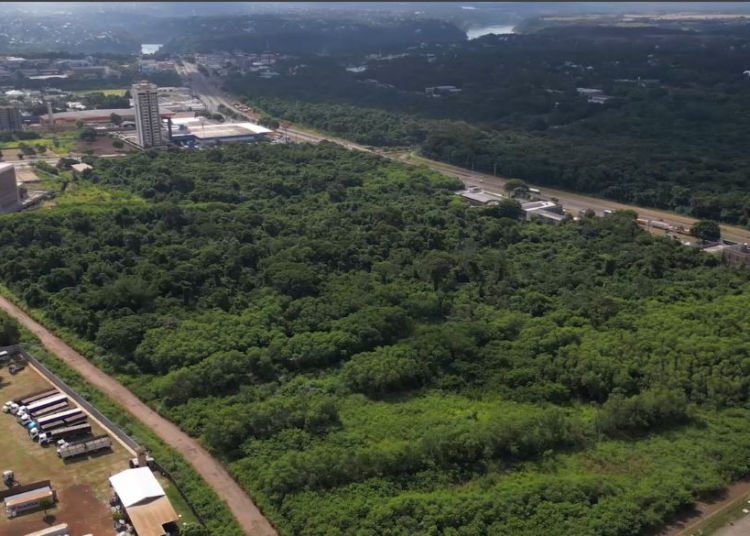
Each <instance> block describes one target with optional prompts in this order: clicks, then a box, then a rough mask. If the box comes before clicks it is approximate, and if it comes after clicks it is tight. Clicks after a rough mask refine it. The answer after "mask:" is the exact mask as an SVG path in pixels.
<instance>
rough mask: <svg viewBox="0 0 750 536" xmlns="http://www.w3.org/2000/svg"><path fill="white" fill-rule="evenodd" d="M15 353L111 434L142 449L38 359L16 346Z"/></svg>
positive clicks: (128, 444)
mask: <svg viewBox="0 0 750 536" xmlns="http://www.w3.org/2000/svg"><path fill="white" fill-rule="evenodd" d="M15 351H16V352H17V353H18V354H20V355H21V356H23V358H24V359H25V360H27V361H28V362H29V363H31V364H32V365H34V367H35V368H36V369H37V370H38V371H39V372H40V373H41V374H42V375H43V376H44V377H45V378H47V379H48V380H49V381H51V382H52V383H53V384H55V385H56V386H57V387H59V388H60V390H61V391H63V392H64V393H65V394H66V395H68V396H69V397H70V398H72V399H73V400H75V401H76V404H78V405H79V406H80V407H82V408H83V409H85V410H86V411H87V412H88V413H90V414H91V415H93V416H94V418H95V419H96V420H98V421H99V422H101V423H102V424H103V425H104V426H105V427H106V428H108V429H109V431H110V432H112V433H113V434H114V435H116V436H117V437H118V438H119V439H120V440H121V441H122V442H123V443H125V444H126V445H127V446H128V447H129V448H130V449H132V450H133V451H134V452H137V451H138V449H139V448H140V445H139V444H138V443H136V442H135V440H133V438H131V437H130V436H129V435H127V434H126V433H125V432H124V431H123V430H122V428H120V427H119V426H117V425H116V424H115V423H113V422H112V421H111V420H109V419H108V418H107V417H105V416H104V415H103V414H102V413H101V412H100V411H99V410H98V409H96V408H95V407H94V406H92V405H91V404H90V403H89V402H88V401H87V400H86V399H84V398H83V397H82V396H81V395H79V394H78V393H77V392H75V391H74V390H73V389H72V388H71V387H69V386H68V384H66V383H65V382H64V381H62V380H61V379H60V378H58V377H57V376H56V375H55V374H54V373H53V372H52V371H50V370H49V369H48V368H47V367H45V366H44V365H43V364H42V363H41V362H40V361H39V360H38V359H37V358H36V357H34V356H32V355H31V354H29V353H28V352H26V350H24V349H23V348H21V347H19V346H16V347H15Z"/></svg>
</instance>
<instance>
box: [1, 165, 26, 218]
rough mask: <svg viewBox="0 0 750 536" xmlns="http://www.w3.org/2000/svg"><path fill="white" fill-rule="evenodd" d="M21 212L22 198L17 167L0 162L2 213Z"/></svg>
mask: <svg viewBox="0 0 750 536" xmlns="http://www.w3.org/2000/svg"><path fill="white" fill-rule="evenodd" d="M18 210H21V197H20V196H19V194H18V182H17V181H16V167H15V166H14V165H13V164H8V163H2V162H0V212H16V211H18Z"/></svg>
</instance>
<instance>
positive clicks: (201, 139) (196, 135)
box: [172, 117, 273, 145]
mask: <svg viewBox="0 0 750 536" xmlns="http://www.w3.org/2000/svg"><path fill="white" fill-rule="evenodd" d="M172 124H173V125H175V126H176V127H177V131H176V132H175V133H174V136H173V139H174V141H175V142H191V141H192V142H194V143H199V144H201V145H215V144H217V143H233V142H252V141H258V140H260V139H264V138H266V137H267V136H268V134H270V133H272V132H273V130H269V129H267V128H265V127H262V126H260V125H256V124H255V123H206V122H205V120H203V119H202V118H198V117H196V118H184V119H181V120H180V119H175V120H172Z"/></svg>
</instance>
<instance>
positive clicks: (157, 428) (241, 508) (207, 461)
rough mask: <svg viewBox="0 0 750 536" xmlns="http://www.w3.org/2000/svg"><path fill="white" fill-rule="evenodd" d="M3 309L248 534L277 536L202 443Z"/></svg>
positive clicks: (2, 301) (4, 304)
mask: <svg viewBox="0 0 750 536" xmlns="http://www.w3.org/2000/svg"><path fill="white" fill-rule="evenodd" d="M0 308H2V309H3V310H5V311H6V312H7V313H8V314H10V315H11V316H12V317H14V318H15V319H16V320H18V321H19V322H20V323H21V324H23V326H24V327H25V328H27V329H28V330H29V331H31V332H32V333H33V334H34V335H36V336H37V337H39V339H40V340H41V341H42V344H44V347H45V348H46V349H47V350H48V351H49V352H51V353H52V354H54V355H55V356H57V357H58V358H60V360H62V361H63V362H64V363H65V364H66V365H68V366H69V367H71V368H73V369H75V370H76V371H77V372H78V373H79V374H81V376H83V377H84V378H85V379H86V381H88V382H89V383H90V384H91V385H93V386H95V387H96V388H98V389H100V390H101V391H103V392H105V393H107V395H109V397H110V398H111V399H112V400H113V401H115V402H116V403H118V404H119V405H120V406H122V407H123V408H125V409H126V410H127V411H128V412H130V413H131V414H132V415H133V416H134V417H135V418H136V419H138V420H139V421H140V422H142V423H143V424H145V425H146V426H148V427H149V428H150V429H151V430H152V431H153V432H154V433H155V434H156V435H157V436H159V437H160V438H161V439H162V441H164V442H165V443H166V444H168V445H169V446H171V447H172V448H174V449H176V450H177V451H178V452H180V453H181V454H182V456H183V457H184V458H185V459H186V460H187V461H188V462H189V463H190V464H191V465H192V466H193V468H195V470H196V471H197V472H198V474H200V475H201V477H203V479H204V480H205V481H206V483H207V484H208V485H209V486H211V488H213V490H214V491H215V492H216V494H217V495H218V496H219V497H220V498H221V499H223V500H224V501H225V502H226V503H227V506H228V507H229V509H230V510H231V511H232V514H234V517H235V518H236V519H237V521H238V522H239V524H240V526H241V527H242V528H243V529H244V531H245V533H246V534H249V535H251V536H277V533H276V531H275V530H274V528H273V527H272V526H271V524H270V523H269V522H268V520H267V519H266V518H265V517H263V515H262V514H261V513H260V510H258V508H257V507H256V506H255V504H254V503H253V501H252V499H251V498H250V497H249V496H248V494H247V493H245V491H244V490H243V489H242V488H241V487H240V486H239V485H238V484H237V483H236V482H235V481H234V480H233V479H232V477H231V476H230V475H229V473H228V472H227V471H226V469H224V467H223V466H222V465H221V464H220V463H219V462H218V461H217V460H216V459H214V458H213V457H212V456H211V455H210V454H209V453H208V452H207V451H206V450H205V449H204V448H203V447H202V446H201V445H200V443H198V441H196V440H195V439H193V438H191V437H190V436H188V435H187V434H186V433H184V432H183V431H182V430H180V429H179V428H178V427H177V426H175V425H174V424H172V423H171V422H169V421H168V420H167V419H165V418H163V417H161V416H160V415H159V414H158V413H156V412H155V411H154V410H152V409H151V408H149V407H148V406H147V405H146V404H144V403H143V402H141V401H140V400H139V399H138V398H137V397H136V396H135V395H134V394H133V393H131V392H130V391H128V390H127V389H126V388H125V387H124V386H122V385H121V384H120V383H118V382H117V381H115V380H114V379H112V378H111V377H109V376H107V375H106V374H105V373H104V372H102V371H101V370H99V369H98V368H96V367H95V366H94V365H92V364H91V363H90V362H89V361H88V360H86V358H84V357H83V356H82V355H81V354H79V353H78V352H76V351H75V350H73V349H72V348H71V347H70V346H68V345H67V344H66V343H65V342H64V341H63V340H62V339H60V338H58V337H57V336H55V335H54V334H52V332H50V331H49V330H47V329H46V328H45V327H44V326H42V325H41V324H39V323H38V322H36V321H35V320H34V319H32V318H31V317H30V316H29V315H27V314H26V313H25V312H23V311H22V310H21V309H20V308H19V307H17V306H16V305H14V304H13V303H11V302H10V301H8V300H7V299H6V298H3V297H0ZM14 424H15V423H14ZM0 534H1V533H0Z"/></svg>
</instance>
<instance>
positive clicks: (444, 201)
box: [0, 143, 750, 536]
mask: <svg viewBox="0 0 750 536" xmlns="http://www.w3.org/2000/svg"><path fill="white" fill-rule="evenodd" d="M79 180H80V182H81V184H82V186H85V187H96V188H102V189H105V190H107V189H116V190H121V191H127V192H128V193H129V194H130V195H132V196H135V197H137V198H139V199H141V201H140V203H137V204H128V205H126V206H124V205H120V204H107V203H103V204H100V205H97V206H93V205H92V206H89V205H88V204H87V203H86V202H82V203H79V204H78V205H77V206H71V207H68V208H66V210H55V211H37V212H35V213H21V214H14V215H9V216H6V217H4V225H3V229H2V232H0V277H1V278H2V280H3V281H4V282H5V284H6V285H7V286H8V289H9V292H10V293H12V294H13V295H15V296H17V299H18V300H19V301H20V302H21V303H24V304H25V306H27V307H28V308H29V309H30V310H31V311H32V312H33V313H34V314H35V315H36V316H37V317H38V318H40V319H42V320H43V321H44V322H45V323H46V324H48V325H51V326H57V327H58V329H60V330H61V332H62V333H63V334H64V336H65V337H66V338H67V339H68V340H69V341H71V342H72V343H73V344H74V345H75V346H76V348H77V349H79V350H80V351H82V352H84V353H85V354H86V355H88V356H89V358H90V359H92V360H93V361H94V362H96V363H97V365H99V366H100V367H102V368H104V369H105V370H107V371H109V372H110V373H112V374H114V375H116V376H117V377H118V379H120V380H121V381H123V382H124V383H125V384H126V385H128V387H129V388H130V389H132V390H133V391H134V392H136V393H137V394H138V395H139V396H140V397H141V398H142V399H143V400H145V401H146V402H148V403H149V404H151V405H152V406H153V407H154V408H155V409H157V410H158V411H159V412H160V413H161V414H163V415H165V416H168V417H169V418H170V419H172V420H174V421H175V422H176V423H178V424H179V425H180V426H181V427H182V428H183V429H184V430H186V431H188V432H189V433H190V434H192V435H193V436H195V437H199V438H201V440H202V441H203V442H204V444H205V445H206V446H207V447H208V448H209V449H211V451H212V452H213V453H214V454H215V455H216V456H217V457H219V458H220V459H221V460H223V461H224V463H226V464H227V466H228V467H229V469H230V471H231V472H232V473H233V475H234V476H235V478H237V479H238V481H239V482H240V483H241V484H242V485H243V486H244V487H245V488H246V489H247V490H248V492H249V493H250V494H251V496H252V497H253V499H254V500H255V501H256V502H257V504H258V505H259V507H260V508H261V509H262V511H263V513H264V514H265V515H266V516H267V517H269V518H270V519H271V521H272V522H273V523H274V525H275V526H276V527H277V528H278V529H279V530H280V532H281V533H282V534H288V535H291V534H295V535H305V536H307V535H324V534H325V535H337V534H338V535H342V536H343V535H345V534H353V533H357V534H361V535H372V536H375V535H378V536H381V535H407V534H409V535H428V534H455V535H461V536H464V535H466V536H468V535H474V534H485V533H509V534H510V533H512V534H514V535H515V534H518V535H529V536H531V535H537V534H577V535H578V534H582V535H592V536H593V535H599V534H605V533H606V534H612V535H618V536H620V535H622V536H625V535H637V534H642V533H643V532H644V531H646V530H649V529H652V528H656V527H659V526H660V525H661V524H662V523H663V522H664V521H665V520H666V519H668V518H670V516H672V515H674V514H675V513H678V512H680V511H681V510H682V509H685V508H687V507H688V506H689V504H690V503H691V502H692V501H694V500H695V499H697V498H700V497H704V496H706V495H707V494H709V493H711V492H714V491H716V490H718V489H721V488H722V487H724V486H726V485H727V484H728V483H730V482H731V481H733V480H736V479H739V478H741V477H743V476H746V475H748V474H750V463H748V460H750V441H749V439H750V437H748V433H747V430H746V428H747V427H746V422H747V420H748V418H750V410H748V392H750V380H749V379H748V378H750V375H748V373H749V372H750V358H748V357H747V356H750V339H748V333H750V324H748V322H749V321H748V320H747V318H746V316H747V315H745V314H744V311H745V310H746V308H747V305H748V297H747V295H748V291H749V290H750V286H749V284H750V274H748V273H747V272H745V271H736V270H732V269H728V268H725V267H722V266H720V265H719V263H718V261H717V260H715V259H714V258H712V257H710V256H707V255H705V254H703V253H701V252H699V251H696V250H693V249H691V248H685V247H683V246H681V245H679V244H677V243H674V242H673V241H667V240H664V239H660V238H655V237H652V236H650V235H648V234H646V233H644V232H643V231H641V230H639V228H638V226H637V225H636V223H635V221H634V218H635V215H634V214H633V213H630V212H622V213H615V215H613V216H611V217H609V218H588V217H587V218H583V219H582V220H581V221H578V222H573V221H571V222H568V223H565V224H564V225H562V226H561V227H559V228H552V227H547V226H544V225H541V224H536V223H530V222H525V221H522V220H520V219H518V218H519V217H520V216H521V214H519V212H518V211H517V210H512V208H513V207H509V206H500V207H490V208H471V207H469V206H467V205H466V204H465V203H464V202H463V201H461V200H460V199H459V198H458V197H457V196H455V195H454V193H453V192H454V190H456V189H457V188H459V187H460V183H459V182H458V181H456V180H453V179H450V178H446V177H444V176H442V175H438V174H436V173H433V172H431V171H429V170H426V169H424V168H417V167H407V166H404V165H400V164H398V163H394V162H392V161H389V160H386V159H384V158H380V157H377V156H373V155H368V154H362V153H358V152H352V151H347V150H345V149H343V148H341V147H338V146H336V145H334V144H331V143H321V144H320V145H316V146H313V145H270V146H268V145H267V146H240V145H237V146H235V145H229V146H225V147H222V148H218V149H211V150H207V151H201V152H188V153H186V152H184V151H178V150H170V151H165V152H155V151H152V152H144V153H137V154H131V155H127V156H124V157H122V158H118V159H101V160H97V161H95V170H94V172H93V173H89V174H87V175H86V176H85V177H83V178H81V179H79ZM89 185H90V186H89ZM42 355H44V354H42ZM45 359H47V360H48V361H49V358H48V357H45ZM45 362H47V361H45ZM52 366H57V367H58V369H59V368H60V365H59V364H58V365H54V361H53V364H52ZM67 374H69V375H71V376H73V378H74V380H73V381H75V375H73V374H72V373H67ZM92 396H94V397H98V396H99V395H97V394H92ZM96 400H97V406H99V407H100V408H101V409H102V410H104V411H112V412H113V413H115V416H116V417H117V412H116V411H114V410H113V409H111V408H109V407H108V406H107V404H106V402H99V400H100V399H99V398H96ZM101 406H103V407H101ZM118 419H119V420H118V422H121V423H123V424H125V425H126V427H127V428H128V429H129V430H130V431H131V432H133V433H135V434H136V437H139V436H140V434H141V433H142V431H140V429H139V428H138V426H137V425H134V424H133V423H129V422H128V419H127V417H126V416H124V415H122V416H121V417H118ZM145 437H146V441H151V439H149V437H148V436H147V435H146V436H145ZM151 444H152V443H149V446H151ZM159 448H160V447H159V446H158V445H157V446H155V447H154V449H156V451H157V454H159V455H160V456H167V457H168V453H165V454H160V452H162V451H159V450H158V449H159ZM167 459H168V458H167ZM695 460H700V462H701V463H699V464H696V463H695ZM176 463H177V462H176ZM186 471H187V469H186ZM191 474H192V473H190V472H189V471H187V472H186V475H187V476H185V478H187V479H188V481H191V479H192V478H193V477H192V476H191ZM191 486H192V485H188V487H189V488H190V487H191ZM204 489H205V488H203V487H199V486H198V485H197V484H196V488H195V489H194V490H192V489H191V493H192V494H193V495H191V497H200V496H201V494H203V493H204ZM205 497H206V502H205V504H203V505H201V504H200V501H198V502H199V504H198V507H199V508H201V510H200V511H201V512H202V515H204V514H203V512H206V513H205V515H207V516H208V517H209V518H210V519H212V520H215V521H212V523H215V524H214V525H213V526H214V527H218V526H219V524H220V521H219V520H220V519H225V518H221V516H219V517H218V518H217V517H212V516H211V514H210V513H209V511H210V509H211V508H214V507H215V506H216V505H215V503H214V502H213V499H212V497H213V494H206V495H205ZM196 500H198V499H196ZM220 512H221V511H220ZM221 515H224V514H221ZM232 530H233V529H230V528H227V529H226V531H225V532H221V529H218V531H217V532H213V531H212V532H211V534H234V532H232Z"/></svg>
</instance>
